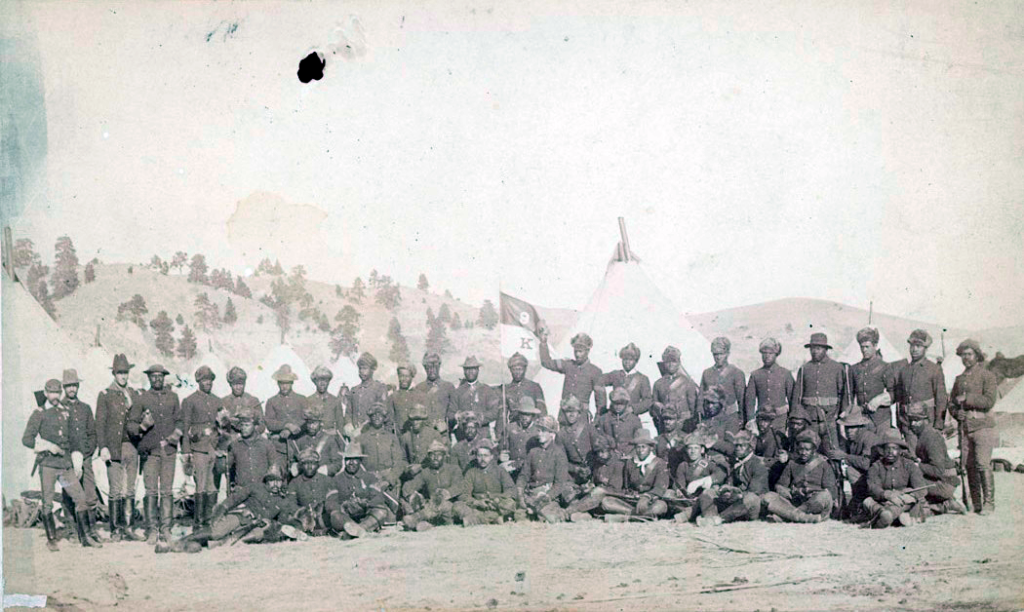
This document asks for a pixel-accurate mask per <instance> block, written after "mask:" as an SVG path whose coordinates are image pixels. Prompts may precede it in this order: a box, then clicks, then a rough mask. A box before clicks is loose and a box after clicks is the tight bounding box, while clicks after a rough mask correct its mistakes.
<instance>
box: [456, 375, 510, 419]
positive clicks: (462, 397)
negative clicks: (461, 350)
mask: <svg viewBox="0 0 1024 612" xmlns="http://www.w3.org/2000/svg"><path fill="white" fill-rule="evenodd" d="M452 408H454V410H455V412H450V410H451V409H452ZM460 412H475V413H476V414H478V415H480V417H481V425H482V426H483V427H487V425H488V424H490V423H493V422H495V421H496V420H497V419H498V417H499V416H500V412H501V399H500V398H499V397H498V394H497V393H496V392H495V391H494V389H492V388H491V387H490V386H488V385H485V384H483V383H482V382H480V381H479V380H478V381H476V382H473V383H469V382H467V381H462V384H460V385H459V388H458V389H456V391H455V398H454V402H453V403H452V405H451V406H450V407H449V413H448V415H447V419H448V427H449V429H454V427H455V415H456V414H458V413H460Z"/></svg>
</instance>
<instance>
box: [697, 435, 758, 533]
mask: <svg viewBox="0 0 1024 612" xmlns="http://www.w3.org/2000/svg"><path fill="white" fill-rule="evenodd" d="M726 437H728V438H730V441H731V443H732V447H733V455H732V463H731V465H730V466H729V475H728V476H727V477H726V479H725V482H724V483H723V484H722V485H721V486H719V487H717V489H716V488H715V487H712V488H711V489H707V490H705V492H704V493H703V494H702V495H701V496H700V514H701V515H700V516H699V517H697V525H699V526H702V527H703V526H704V525H721V524H722V523H731V522H733V521H756V520H757V519H758V517H759V516H760V515H761V497H762V496H763V495H764V494H765V493H767V492H768V468H766V467H765V466H764V463H763V462H762V461H761V458H760V457H758V456H756V455H755V454H754V436H753V434H751V433H750V432H749V431H741V432H739V433H737V434H729V433H727V434H726Z"/></svg>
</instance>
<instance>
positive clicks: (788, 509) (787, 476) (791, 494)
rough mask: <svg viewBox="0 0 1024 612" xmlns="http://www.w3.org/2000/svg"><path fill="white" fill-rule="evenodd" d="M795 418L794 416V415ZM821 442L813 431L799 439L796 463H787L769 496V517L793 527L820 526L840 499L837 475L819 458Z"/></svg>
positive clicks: (803, 433)
mask: <svg viewBox="0 0 1024 612" xmlns="http://www.w3.org/2000/svg"><path fill="white" fill-rule="evenodd" d="M790 416H792V414H791V415H790ZM820 444H821V439H820V438H819V437H818V434H816V433H814V432H813V431H811V430H810V429H805V430H803V431H801V432H800V433H798V434H797V435H796V440H795V445H794V450H793V458H792V459H793V460H791V461H789V462H787V463H786V467H785V469H783V470H782V475H781V476H779V481H778V482H777V483H776V484H775V490H774V491H770V492H768V493H765V495H764V498H763V503H764V508H765V511H766V512H767V514H768V516H769V517H774V518H775V519H776V520H783V521H788V522H790V523H820V522H822V521H824V520H827V519H828V517H829V514H830V513H831V512H832V502H833V501H834V500H836V499H837V497H838V494H837V492H836V474H835V472H834V471H833V470H832V467H831V466H830V465H829V464H828V459H827V458H825V457H823V456H821V455H819V454H818V451H817V449H818V446H819V445H820Z"/></svg>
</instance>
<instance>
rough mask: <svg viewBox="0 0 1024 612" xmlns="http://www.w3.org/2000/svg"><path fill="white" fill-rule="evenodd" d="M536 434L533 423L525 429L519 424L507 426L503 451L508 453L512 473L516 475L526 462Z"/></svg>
mask: <svg viewBox="0 0 1024 612" xmlns="http://www.w3.org/2000/svg"><path fill="white" fill-rule="evenodd" d="M581 420H582V419H581ZM536 434H537V427H536V424H535V423H531V424H530V426H529V427H527V428H525V429H524V428H523V426H522V425H520V424H519V423H510V424H509V426H508V448H507V449H503V450H507V451H508V457H509V462H510V463H511V467H512V472H513V473H516V474H517V473H518V472H519V470H520V469H522V467H523V463H524V462H525V461H526V457H527V455H528V454H529V453H530V447H531V442H533V443H536V440H534V437H535V436H536Z"/></svg>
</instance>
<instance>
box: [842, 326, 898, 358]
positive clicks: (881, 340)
mask: <svg viewBox="0 0 1024 612" xmlns="http://www.w3.org/2000/svg"><path fill="white" fill-rule="evenodd" d="M875 329H878V328H875ZM878 349H879V350H880V351H882V359H883V360H884V361H886V362H892V361H899V360H900V359H906V357H907V355H906V352H907V351H906V350H903V351H901V350H899V349H897V348H896V347H895V346H894V345H893V344H892V343H891V342H889V339H888V338H886V337H885V334H883V333H882V331H881V330H879V331H878ZM861 359H863V355H861V352H860V344H858V343H857V339H856V338H854V339H853V341H852V342H850V344H849V345H848V346H847V347H846V350H845V351H843V352H842V354H840V355H837V356H836V361H841V362H843V363H848V364H850V365H853V364H855V363H860V361H861Z"/></svg>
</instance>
